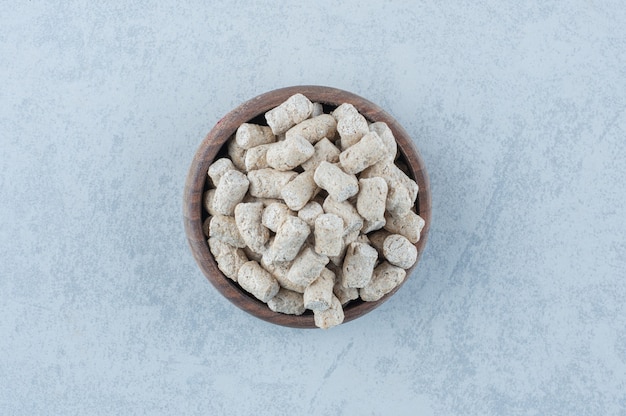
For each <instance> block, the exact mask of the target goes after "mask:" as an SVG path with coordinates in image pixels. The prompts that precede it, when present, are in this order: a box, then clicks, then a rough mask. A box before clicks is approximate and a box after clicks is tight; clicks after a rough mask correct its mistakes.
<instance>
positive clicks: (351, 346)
mask: <svg viewBox="0 0 626 416" xmlns="http://www.w3.org/2000/svg"><path fill="white" fill-rule="evenodd" d="M100 3H102V4H100ZM374 4H376V5H375V6H374ZM624 22H626V6H625V5H624V3H623V2H618V1H613V2H611V1H606V2H585V1H574V2H561V4H559V3H558V2H557V3H551V2H549V3H546V2H537V3H534V2H531V3H528V4H525V3H523V2H522V3H520V2H514V1H508V2H507V1H505V2H486V3H481V4H473V2H439V1H422V2H412V1H411V2H410V1H384V2H375V3H374V2H372V3H371V4H363V2H359V1H339V2H327V1H317V2H302V3H296V2H289V1H278V2H259V1H250V2H246V1H228V2H226V1H224V2H172V1H159V2H156V1H133V2H121V1H113V2H86V1H76V2H74V1H71V2H54V1H51V2H40V1H29V2H3V3H2V4H0V79H1V80H2V84H1V86H0V253H1V254H0V295H1V296H0V414H2V415H118V414H150V415H161V414H163V415H170V414H213V415H218V414H224V415H225V414H228V415H250V414H260V415H299V414H315V415H356V414H367V415H409V414H411V415H417V414H419V415H501V414H506V415H513V414H520V415H573V414H576V415H619V414H621V415H624V414H626V306H625V303H624V298H625V295H626V260H625V254H626V212H625V211H626V210H625V209H624V206H625V204H626V163H625V161H626V25H624ZM298 84H320V85H329V86H333V87H338V88H342V89H346V90H349V91H352V92H354V93H356V94H359V95H361V96H363V97H365V98H368V99H370V100H371V101H373V102H376V103H378V104H379V105H381V106H382V107H384V108H385V109H387V110H388V111H389V113H391V114H392V115H394V116H395V117H396V118H397V119H398V121H399V122H400V123H402V124H403V125H404V127H405V128H406V129H407V130H408V131H409V132H410V133H411V134H412V135H413V137H414V139H415V144H416V145H417V146H418V148H419V149H420V151H421V153H422V156H423V157H424V160H425V162H426V164H427V166H428V169H429V173H430V178H431V182H432V191H433V192H432V195H433V223H432V227H431V234H430V240H429V243H428V246H427V249H426V251H425V252H424V255H423V257H422V261H421V263H420V265H419V267H418V268H417V270H416V271H415V272H414V273H413V274H412V275H411V276H410V279H409V281H408V282H407V283H406V285H405V286H404V287H403V288H402V290H401V291H399V292H398V293H397V295H396V296H395V297H394V298H392V299H391V300H390V301H389V302H387V303H386V304H385V305H383V306H382V307H381V308H379V309H377V310H375V311H374V312H372V313H370V314H369V315H367V316H365V317H363V318H361V319H358V320H356V321H353V322H351V323H348V324H346V325H343V326H341V327H338V328H334V329H332V330H329V331H318V330H295V329H288V328H282V327H277V326H273V325H271V324H268V323H265V322H262V321H260V320H257V319H256V318H254V317H252V316H249V315H247V314H245V313H244V312H241V311H240V310H238V309H237V308H235V307H234V306H233V305H231V304H230V303H228V302H227V301H226V300H225V299H224V298H222V297H221V296H220V295H219V294H218V293H217V291H216V290H214V289H213V287H212V286H210V284H209V283H208V281H207V280H206V279H205V278H204V277H203V275H202V274H201V272H200V271H199V269H198V268H197V266H196V264H195V262H194V260H193V258H192V256H191V254H190V252H189V249H188V247H187V243H186V240H185V235H184V230H183V224H182V191H183V184H184V180H185V175H186V172H187V168H188V166H189V164H190V162H191V158H192V156H193V154H194V152H195V149H196V147H197V146H198V145H199V143H200V141H201V140H202V138H203V136H204V135H205V134H206V133H207V132H208V131H209V130H210V129H211V127H212V126H213V124H214V123H216V122H217V120H219V118H220V117H221V116H223V115H224V114H226V112H228V111H229V110H230V109H231V108H233V107H234V106H236V105H238V104H239V103H241V102H242V101H244V100H247V99H249V98H252V97H254V96H255V95H257V94H260V93H262V92H265V91H269V90H271V89H274V88H278V87H283V86H289V85H298Z"/></svg>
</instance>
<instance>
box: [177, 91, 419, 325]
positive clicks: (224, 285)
mask: <svg viewBox="0 0 626 416" xmlns="http://www.w3.org/2000/svg"><path fill="white" fill-rule="evenodd" d="M296 93H301V94H304V95H305V96H306V97H307V98H309V100H311V101H313V102H320V103H322V104H327V105H330V106H338V105H340V104H342V103H351V104H352V105H354V107H355V108H356V109H357V110H358V111H359V112H360V113H361V114H363V116H365V118H367V119H368V120H369V121H384V122H385V123H387V125H388V126H389V127H390V128H391V131H392V132H393V134H394V136H395V137H396V140H397V142H398V147H399V150H400V152H401V153H402V155H403V156H404V158H405V159H406V161H407V163H408V165H409V166H408V167H409V169H410V173H411V174H412V177H413V178H414V179H415V180H416V182H417V184H418V185H419V194H418V199H417V201H416V209H417V212H418V214H419V215H420V216H421V217H422V218H423V219H424V220H425V222H426V225H425V226H424V229H423V231H422V234H421V238H420V241H419V242H418V243H417V244H416V247H417V250H418V258H417V261H416V263H415V265H414V266H413V267H411V269H409V270H407V279H408V277H409V276H410V275H411V272H412V271H413V269H414V268H415V267H416V265H417V264H418V262H419V259H420V257H421V255H422V252H423V250H424V247H425V245H426V240H427V237H428V230H429V228H430V222H431V200H430V184H429V180H428V175H427V172H426V169H425V167H424V163H423V161H422V158H421V156H420V154H419V152H418V151H417V149H416V148H415V146H414V145H413V142H412V140H411V137H410V136H409V134H408V133H407V132H406V131H405V130H404V128H402V126H400V124H398V122H397V121H396V120H395V119H394V118H393V117H391V116H390V115H389V114H387V113H386V112H385V111H384V110H383V109H382V108H380V107H378V106H377V105H375V104H373V103H371V102H370V101H368V100H366V99H364V98H362V97H359V96H357V95H355V94H352V93H350V92H347V91H343V90H340V89H336V88H330V87H322V86H314V85H310V86H309V85H307V86H294V87H287V88H282V89H278V90H274V91H270V92H267V93H265V94H262V95H259V96H258V97H255V98H253V99H251V100H249V101H247V102H245V103H243V104H242V105H241V106H239V107H237V108H236V109H234V110H233V111H231V112H230V113H228V114H227V115H226V116H225V117H224V118H222V119H221V120H220V121H219V122H218V123H217V124H216V125H215V127H214V128H213V129H212V130H211V131H210V132H209V134H208V135H207V136H206V138H205V139H204V141H203V142H202V144H201V145H200V147H199V149H198V151H197V153H196V155H195V156H194V159H193V162H192V164H191V168H190V170H189V174H188V176H187V181H186V184H185V191H184V197H183V200H184V208H183V210H184V222H185V231H186V233H187V239H188V242H189V246H190V248H191V251H192V253H193V256H194V257H195V259H196V262H197V263H198V265H199V266H200V269H201V270H202V272H203V273H204V275H205V276H206V277H207V278H208V280H209V281H210V282H211V283H212V284H213V286H215V288H216V289H217V290H218V291H219V292H220V293H221V294H222V295H224V296H225V297H226V298H228V299H229V300H230V301H231V302H232V303H234V304H235V305H236V306H238V307H239V308H241V309H243V310H244V311H246V312H248V313H250V314H252V315H254V316H256V317H258V318H260V319H263V320H265V321H268V322H272V323H274V324H278V325H283V326H289V327H294V328H315V323H314V320H313V315H312V314H307V315H301V316H294V315H285V314H282V313H276V312H273V311H271V310H270V309H269V308H268V307H267V305H266V304H264V303H262V302H260V301H258V300H256V299H255V298H253V297H252V296H251V295H250V294H248V293H246V292H245V291H244V290H242V289H241V288H240V287H239V286H238V285H237V284H236V283H234V282H233V281H232V280H230V279H228V278H227V277H225V276H224V274H223V273H222V272H221V271H220V270H219V269H218V267H217V264H216V262H215V259H214V258H213V256H212V254H211V252H210V251H209V247H208V244H207V239H206V237H205V236H204V234H203V231H202V217H203V215H202V213H203V209H204V208H203V206H202V197H203V193H204V189H205V183H206V180H207V170H208V168H209V165H210V164H211V163H212V162H213V159H214V158H215V156H216V154H217V153H218V152H219V151H220V149H221V148H222V146H223V145H224V143H225V142H226V141H227V140H228V139H229V138H230V137H231V136H232V135H233V134H234V133H235V131H236V130H237V128H238V127H239V126H240V125H241V124H242V123H245V122H247V121H250V120H251V119H253V118H255V117H257V116H259V115H262V114H264V113H265V112H266V111H268V110H270V109H272V108H274V107H276V106H278V105H280V104H281V103H282V102H284V101H285V100H286V99H287V98H289V97H290V96H292V95H294V94H296ZM407 279H405V282H406V280H407ZM400 286H401V285H400ZM400 286H398V287H397V288H395V289H394V290H393V291H392V292H391V293H389V294H387V295H385V296H384V297H383V298H382V299H381V300H379V301H377V302H362V301H357V302H351V303H350V304H348V305H346V307H345V308H344V313H345V320H344V322H348V321H350V320H352V319H355V318H357V317H359V316H361V315H364V314H366V313H368V312H370V311H371V310H373V309H374V308H376V307H378V306H380V305H381V304H382V303H383V302H385V301H386V300H387V299H389V298H390V297H391V296H392V295H393V294H394V293H395V292H396V291H397V290H398V289H399V288H400ZM410 313H412V312H410Z"/></svg>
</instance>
